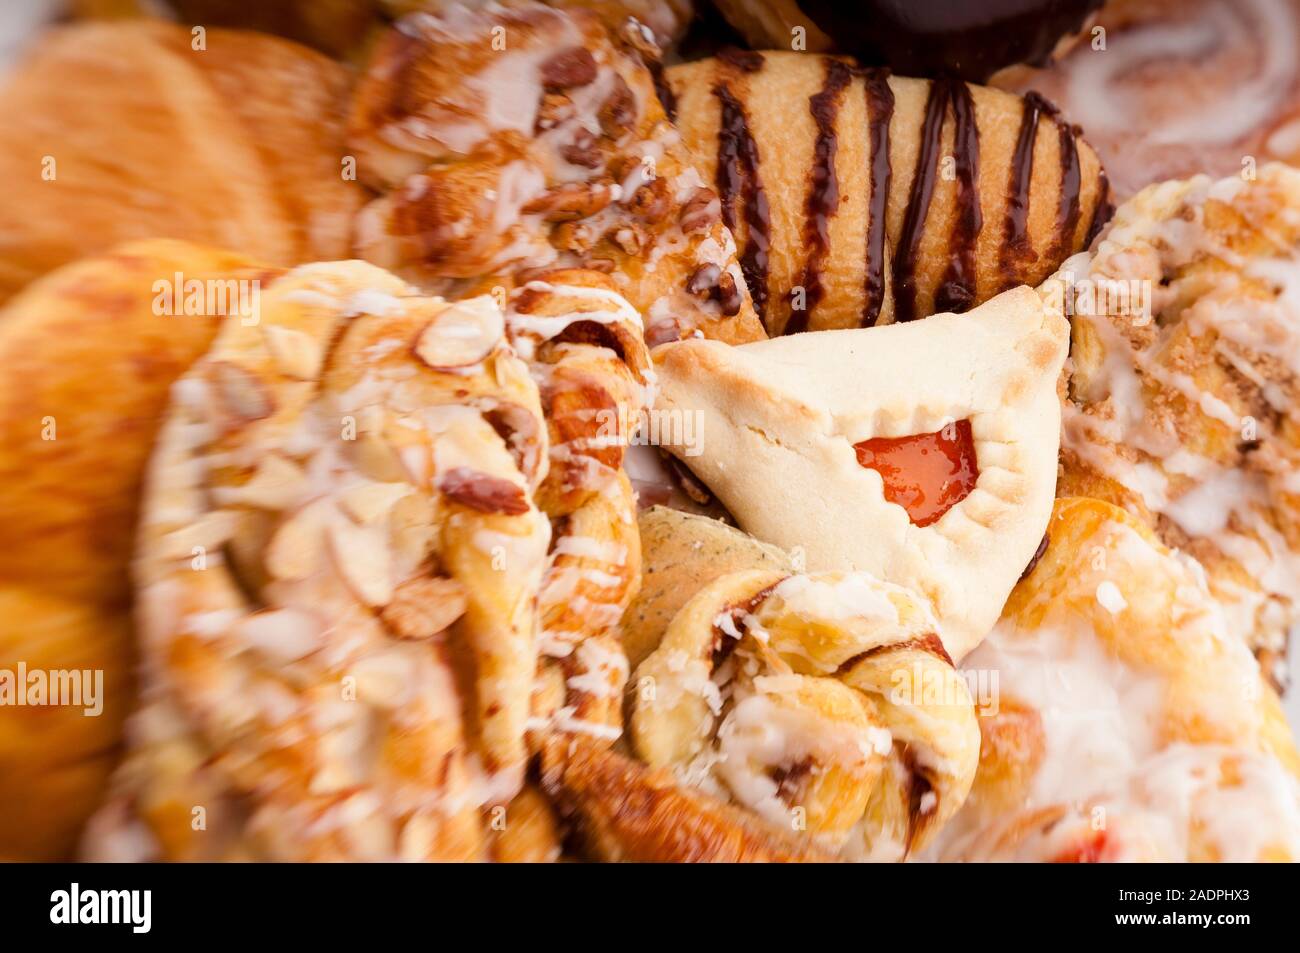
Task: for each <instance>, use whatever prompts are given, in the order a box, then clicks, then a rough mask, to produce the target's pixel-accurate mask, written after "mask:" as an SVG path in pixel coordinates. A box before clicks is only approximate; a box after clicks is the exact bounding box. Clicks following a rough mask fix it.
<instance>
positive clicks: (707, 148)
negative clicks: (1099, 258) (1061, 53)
mask: <svg viewBox="0 0 1300 953" xmlns="http://www.w3.org/2000/svg"><path fill="white" fill-rule="evenodd" d="M668 80H669V83H670V84H671V86H672V88H673V91H674V95H675V97H676V99H677V102H678V119H677V122H678V127H679V128H680V129H681V131H682V134H683V136H684V138H685V140H686V142H687V144H688V145H689V146H691V147H692V150H693V151H694V152H695V154H696V156H697V157H698V159H699V161H700V163H701V165H702V166H704V169H703V171H704V173H705V178H706V180H710V181H713V182H714V183H715V184H716V188H717V192H718V194H719V196H720V199H721V202H722V217H723V220H724V222H726V223H727V224H728V225H730V226H731V228H732V231H733V233H734V234H735V238H736V244H737V248H738V252H739V258H740V261H741V263H742V270H743V272H744V276H745V279H746V281H747V282H749V285H750V292H751V294H752V296H753V299H754V303H755V310H756V311H757V312H758V313H759V316H760V317H761V318H762V319H763V321H764V324H765V325H766V327H767V329H768V333H769V334H782V333H784V334H790V333H796V332H799V331H816V330H824V329H828V328H849V327H870V326H873V325H877V324H888V323H890V322H893V321H910V320H913V319H916V318H922V317H926V316H927V315H930V314H934V313H937V312H943V311H955V312H963V311H967V310H969V309H970V308H972V307H974V306H975V305H978V304H980V303H981V302H984V301H987V300H988V299H989V298H991V297H992V296H994V295H996V294H997V293H999V292H1001V291H1004V290H1006V289H1007V288H1011V287H1015V286H1016V285H1021V284H1037V283H1038V282H1040V281H1042V280H1043V279H1045V278H1046V277H1047V276H1048V275H1050V274H1051V273H1052V271H1054V270H1055V269H1056V268H1057V267H1059V265H1060V264H1061V262H1062V261H1064V260H1065V259H1066V258H1068V257H1069V256H1070V255H1071V254H1073V253H1075V252H1077V251H1079V250H1081V249H1082V248H1084V247H1085V246H1086V245H1087V244H1088V242H1089V241H1090V240H1091V238H1092V237H1093V235H1095V232H1096V229H1097V228H1098V227H1099V225H1100V224H1101V223H1104V222H1105V220H1106V218H1107V212H1106V204H1105V203H1106V196H1107V188H1106V180H1105V176H1104V174H1103V172H1102V169H1101V164H1100V162H1099V161H1098V159H1097V157H1096V155H1095V153H1094V152H1093V151H1092V149H1091V148H1090V147H1089V146H1088V145H1087V143H1086V142H1084V141H1083V140H1082V138H1081V133H1080V130H1079V129H1078V128H1077V127H1075V126H1072V125H1069V124H1067V123H1066V122H1064V121H1063V119H1062V118H1061V117H1060V115H1059V114H1058V112H1057V110H1056V109H1055V107H1053V106H1052V105H1051V104H1050V103H1049V102H1047V101H1046V100H1045V99H1043V98H1042V97H1036V96H1032V97H1029V98H1026V99H1021V98H1019V97H1017V96H1012V95H1009V94H1006V93H1003V92H1001V91H996V90H992V89H988V88H985V87H982V86H975V85H972V84H969V83H966V82H963V81H962V80H960V79H955V78H951V77H950V78H945V79H941V80H933V81H931V80H920V79H907V78H903V77H899V76H893V75H890V74H889V73H888V72H887V71H886V70H883V69H876V68H863V67H860V66H858V65H857V64H855V63H853V62H852V61H849V60H844V59H839V58H835V57H829V56H818V55H811V54H807V53H789V52H770V51H769V52H764V53H762V54H754V53H748V54H743V55H742V56H738V55H737V54H732V53H729V54H727V55H726V56H719V57H716V58H714V59H707V60H700V61H697V62H693V63H687V64H683V65H679V66H674V67H672V68H670V69H669V70H668Z"/></svg>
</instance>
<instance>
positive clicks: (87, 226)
mask: <svg viewBox="0 0 1300 953" xmlns="http://www.w3.org/2000/svg"><path fill="white" fill-rule="evenodd" d="M191 40H192V37H191V35H190V31H189V30H188V29H184V28H182V27H179V26H176V25H173V24H168V23H161V22H157V21H122V22H95V23H81V24H76V25H72V26H66V27H59V28H57V29H54V30H51V31H50V32H48V33H47V34H45V35H44V36H43V38H42V39H41V40H40V41H39V42H38V43H37V45H36V46H35V48H34V49H33V50H32V52H31V53H29V54H28V56H27V58H26V59H25V61H24V62H23V64H22V66H21V67H20V68H19V69H18V70H17V71H16V72H15V73H14V74H13V75H12V76H8V77H6V83H5V85H4V88H3V90H0V114H3V115H4V116H5V123H4V128H3V129H2V130H0V176H2V177H3V178H4V180H5V181H7V182H11V183H13V187H12V188H11V189H10V190H9V193H8V194H7V196H6V199H5V202H4V203H3V205H2V206H0V302H3V301H4V299H6V298H8V297H9V296H10V295H12V294H13V293H14V292H16V291H17V290H18V289H20V288H22V287H23V286H24V285H25V284H27V283H28V282H30V281H31V280H33V279H34V278H36V277H38V276H39V275H41V274H44V273H45V272H47V271H50V270H51V269H53V268H56V267H58V266H60V265H63V264H66V263H68V262H71V261H74V260H76V259H78V258H81V257H83V256H86V255H91V254H97V253H101V252H103V251H105V250H107V249H109V248H111V247H113V246H114V245H117V244H120V243H121V242H125V241H131V240H140V239H149V238H159V237H170V238H178V239H186V240H189V241H194V242H199V243H208V244H212V245H217V246H221V247H232V248H237V249H238V250H239V251H240V252H241V253H242V254H245V255H248V256H249V257H250V258H252V259H256V260H260V261H265V262H268V263H270V264H274V265H292V264H297V263H299V262H302V261H311V260H316V259H321V258H338V257H342V256H343V255H345V254H346V253H347V250H348V247H349V236H350V233H351V220H352V217H353V215H354V214H355V213H356V211H357V209H358V208H359V207H360V205H361V202H362V200H363V198H364V194H363V191H362V190H361V188H360V187H359V186H358V185H357V183H356V182H355V181H348V180H347V178H346V176H345V172H346V168H345V166H344V165H343V164H342V163H343V156H344V153H345V152H346V150H345V149H344V146H343V131H344V109H345V103H346V97H347V94H348V89H349V87H350V85H351V80H350V74H349V72H348V70H347V69H346V68H345V67H343V66H341V65H340V64H338V63H335V62H333V61H331V60H328V59H326V58H325V57H323V56H321V55H320V54H318V53H314V52H312V51H311V50H308V49H305V48H303V47H299V46H296V45H295V44H292V43H289V42H286V41H284V40H280V39H276V38H274V37H269V36H264V35H261V34H255V33H240V32H235V31H227V30H218V29H212V30H209V31H208V32H207V34H206V37H205V42H206V48H205V49H203V50H201V51H199V50H195V49H193V48H192V47H191ZM105 156H112V157H113V158H112V161H106V160H105V158H104V157H105Z"/></svg>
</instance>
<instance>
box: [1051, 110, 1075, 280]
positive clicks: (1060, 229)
mask: <svg viewBox="0 0 1300 953" xmlns="http://www.w3.org/2000/svg"><path fill="white" fill-rule="evenodd" d="M1056 131H1057V134H1058V135H1059V136H1060V142H1061V150H1060V151H1061V196H1060V204H1059V205H1058V206H1057V208H1056V229H1057V231H1056V244H1055V245H1053V246H1052V251H1051V258H1052V260H1053V261H1063V260H1064V259H1065V258H1066V257H1067V256H1068V255H1069V254H1070V250H1071V249H1072V248H1073V247H1074V233H1075V232H1076V231H1077V230H1078V228H1079V189H1080V185H1081V182H1082V174H1081V173H1080V171H1079V143H1078V140H1077V139H1076V138H1075V137H1076V136H1077V135H1078V134H1079V128H1078V127H1077V126H1071V125H1070V124H1069V123H1067V122H1061V121H1060V120H1059V119H1058V120H1057V123H1056Z"/></svg>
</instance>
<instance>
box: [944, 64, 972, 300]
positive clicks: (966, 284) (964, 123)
mask: <svg viewBox="0 0 1300 953" xmlns="http://www.w3.org/2000/svg"><path fill="white" fill-rule="evenodd" d="M941 82H944V83H946V84H947V85H948V97H949V99H950V100H951V101H952V115H953V152H954V153H955V156H954V158H955V160H956V167H957V168H956V172H957V215H956V217H955V218H954V220H953V223H952V231H951V233H950V234H949V236H948V271H947V273H946V274H945V275H944V277H943V280H942V281H941V282H940V284H939V288H938V290H936V291H935V293H934V310H935V312H936V313H939V312H944V311H955V312H961V311H965V310H966V309H967V308H969V307H970V306H971V305H973V304H974V303H975V290H976V264H975V241H976V239H977V238H978V236H979V233H980V229H981V228H982V227H983V226H984V216H983V214H982V212H981V210H980V185H979V165H980V130H979V123H978V121H977V120H976V117H975V99H974V97H972V96H971V92H970V87H969V86H967V85H966V84H965V83H964V82H962V81H961V80H958V79H950V80H942V81H941Z"/></svg>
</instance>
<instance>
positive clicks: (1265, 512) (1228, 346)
mask: <svg viewBox="0 0 1300 953" xmlns="http://www.w3.org/2000/svg"><path fill="white" fill-rule="evenodd" d="M1297 212H1300V173H1297V172H1296V171H1295V170H1294V169H1291V168H1289V167H1287V166H1281V165H1270V166H1265V167H1264V168H1263V169H1261V170H1260V173H1259V176H1258V178H1256V179H1253V180H1248V179H1243V178H1240V177H1236V178H1230V179H1225V180H1223V181H1220V182H1217V183H1215V182H1211V181H1210V180H1209V179H1208V178H1206V177H1204V176H1200V177H1197V178H1194V179H1188V180H1181V181H1171V182H1165V183H1162V184H1160V185H1156V186H1152V187H1150V188H1148V189H1145V190H1143V191H1142V192H1141V193H1139V194H1138V195H1137V196H1135V197H1134V198H1133V199H1132V200H1130V201H1129V202H1127V203H1125V204H1124V205H1123V206H1121V207H1120V210H1119V211H1118V212H1117V213H1116V219H1115V221H1114V223H1113V225H1112V226H1111V227H1110V229H1109V230H1108V231H1107V232H1106V233H1104V234H1103V236H1102V240H1101V241H1100V243H1099V244H1098V245H1097V247H1096V249H1095V250H1094V252H1093V253H1092V254H1091V255H1081V256H1079V257H1078V258H1075V259H1071V260H1070V261H1068V262H1067V263H1066V264H1065V265H1064V266H1063V267H1062V269H1061V273H1060V275H1059V276H1057V277H1058V278H1059V279H1061V280H1060V281H1059V282H1057V281H1055V280H1054V281H1052V282H1048V283H1047V284H1046V285H1044V288H1045V289H1046V288H1049V287H1051V288H1054V289H1055V290H1056V291H1057V292H1058V293H1059V294H1063V295H1064V303H1065V306H1066V309H1067V313H1069V314H1071V315H1072V325H1073V349H1072V355H1073V376H1072V378H1071V381H1070V400H1069V401H1067V402H1066V404H1065V406H1064V413H1063V423H1064V429H1063V434H1062V441H1061V448H1062V454H1061V456H1062V462H1063V464H1064V469H1063V474H1062V480H1061V485H1060V492H1062V493H1071V494H1079V495H1086V496H1093V497H1097V498H1099V499H1104V500H1109V501H1111V502H1113V503H1116V504H1118V505H1120V506H1123V507H1124V508H1125V509H1126V510H1128V511H1129V512H1130V513H1132V514H1134V515H1136V516H1137V517H1138V518H1139V519H1141V520H1143V521H1144V522H1145V523H1147V525H1149V526H1151V527H1153V528H1154V529H1155V530H1156V531H1157V532H1158V533H1159V535H1160V537H1161V539H1162V540H1163V541H1164V542H1165V543H1166V544H1167V545H1169V546H1171V547H1176V548H1178V549H1181V550H1184V551H1186V552H1187V553H1189V554H1190V555H1192V556H1193V557H1195V558H1196V559H1197V561H1198V562H1200V563H1201V565H1203V566H1204V567H1205V570H1206V572H1207V574H1208V581H1209V585H1210V589H1211V591H1212V592H1213V593H1214V595H1215V597H1216V598H1217V599H1218V600H1219V601H1220V602H1221V603H1222V604H1223V606H1224V608H1225V610H1226V611H1227V613H1228V619H1229V622H1230V623H1231V625H1230V628H1231V631H1232V632H1233V633H1234V634H1235V635H1236V636H1238V637H1240V638H1244V639H1246V640H1247V641H1248V643H1249V644H1250V645H1251V646H1252V647H1253V648H1255V649H1256V651H1257V652H1258V653H1259V654H1260V658H1261V662H1262V663H1263V664H1264V667H1265V671H1266V672H1267V673H1268V674H1269V675H1270V677H1272V678H1274V679H1275V681H1276V682H1277V683H1281V682H1282V681H1283V680H1284V678H1285V674H1284V665H1283V661H1284V659H1285V651H1286V638H1287V632H1288V630H1289V629H1291V628H1292V627H1293V626H1294V625H1295V624H1296V621H1297V620H1298V619H1300V481H1298V480H1297V477H1296V474H1297V473H1300V414H1298V413H1297V410H1296V407H1297V401H1300V325H1298V324H1297V321H1296V316H1295V305H1294V302H1293V300H1292V294H1293V292H1292V290H1291V289H1293V288H1294V286H1295V282H1296V280H1297V279H1296V275H1297V260H1296V255H1297V252H1296V249H1297V247H1298V246H1300V227H1298V226H1297V224H1296V223H1297V217H1296V216H1297Z"/></svg>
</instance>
